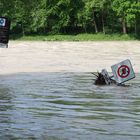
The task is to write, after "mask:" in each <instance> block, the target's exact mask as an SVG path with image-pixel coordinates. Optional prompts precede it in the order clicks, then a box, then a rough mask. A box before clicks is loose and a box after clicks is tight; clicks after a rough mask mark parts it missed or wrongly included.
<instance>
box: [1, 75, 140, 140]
mask: <svg viewBox="0 0 140 140" xmlns="http://www.w3.org/2000/svg"><path fill="white" fill-rule="evenodd" d="M136 76H137V77H136V78H135V79H134V80H131V81H130V82H127V86H116V85H111V86H95V85H94V84H93V78H94V77H93V75H92V74H91V73H20V74H14V75H7V76H6V75H5V76H0V139H1V140H9V139H13V140H15V139H16V140H18V139H41V140H78V139H80V140H86V139H87V140H91V139H95V140H97V139H98V140H132V139H133V140H134V139H135V140H138V139H139V138H140V82H139V79H140V75H139V74H137V75H136Z"/></svg>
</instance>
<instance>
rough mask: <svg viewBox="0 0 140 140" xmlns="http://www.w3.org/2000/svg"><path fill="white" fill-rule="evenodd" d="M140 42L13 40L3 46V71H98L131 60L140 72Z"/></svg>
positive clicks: (0, 53) (0, 57)
mask: <svg viewBox="0 0 140 140" xmlns="http://www.w3.org/2000/svg"><path fill="white" fill-rule="evenodd" d="M139 52H140V42H139V41H101V42H100V41H94V42H92V41H88V42H70V41H69V42H64V41H63V42H59V41H55V42H48V41H10V42H9V48H8V49H6V48H0V74H1V75H2V74H11V73H22V72H96V71H100V70H101V69H103V68H106V69H107V70H108V71H111V68H110V67H111V65H113V64H115V63H118V62H120V61H122V60H124V59H130V60H131V62H132V65H133V67H134V70H135V72H136V73H139V72H140V63H139V62H140V57H139Z"/></svg>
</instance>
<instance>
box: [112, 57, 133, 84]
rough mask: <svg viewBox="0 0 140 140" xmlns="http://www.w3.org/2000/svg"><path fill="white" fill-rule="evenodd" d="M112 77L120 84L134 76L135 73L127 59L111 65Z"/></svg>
mask: <svg viewBox="0 0 140 140" xmlns="http://www.w3.org/2000/svg"><path fill="white" fill-rule="evenodd" d="M111 69H112V72H113V76H114V79H115V81H116V82H117V83H119V84H121V83H124V82H126V81H128V80H131V79H133V78H135V73H134V70H133V68H132V65H131V62H130V60H129V59H127V60H124V61H122V62H120V63H118V64H115V65H113V66H111Z"/></svg>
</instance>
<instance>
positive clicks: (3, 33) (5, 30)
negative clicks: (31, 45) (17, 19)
mask: <svg viewBox="0 0 140 140" xmlns="http://www.w3.org/2000/svg"><path fill="white" fill-rule="evenodd" d="M9 31H10V20H9V19H8V18H5V17H0V47H6V48H7V47H8V42H9Z"/></svg>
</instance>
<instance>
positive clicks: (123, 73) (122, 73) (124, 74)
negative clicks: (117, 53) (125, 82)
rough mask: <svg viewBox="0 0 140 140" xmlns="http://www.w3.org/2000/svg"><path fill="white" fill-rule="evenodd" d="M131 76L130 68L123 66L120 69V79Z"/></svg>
mask: <svg viewBox="0 0 140 140" xmlns="http://www.w3.org/2000/svg"><path fill="white" fill-rule="evenodd" d="M129 74H130V68H129V67H128V66H126V65H121V66H120V67H119V68H118V75H119V77H121V78H126V77H127V76H129Z"/></svg>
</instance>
